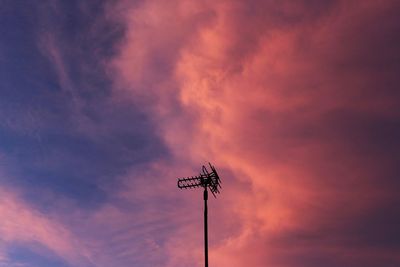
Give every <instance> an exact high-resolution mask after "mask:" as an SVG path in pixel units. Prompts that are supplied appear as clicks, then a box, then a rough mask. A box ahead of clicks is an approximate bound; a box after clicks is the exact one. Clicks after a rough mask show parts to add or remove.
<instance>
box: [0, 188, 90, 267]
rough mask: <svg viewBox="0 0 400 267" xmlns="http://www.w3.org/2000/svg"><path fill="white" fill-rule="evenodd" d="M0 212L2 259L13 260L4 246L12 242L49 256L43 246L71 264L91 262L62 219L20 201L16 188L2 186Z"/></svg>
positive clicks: (10, 244) (3, 260)
mask: <svg viewBox="0 0 400 267" xmlns="http://www.w3.org/2000/svg"><path fill="white" fill-rule="evenodd" d="M0 214H1V217H2V220H1V222H0V235H1V239H0V240H1V242H2V245H1V247H2V251H3V252H2V254H1V255H2V257H1V259H2V263H4V262H6V263H7V262H8V263H10V261H9V259H8V257H7V254H6V253H5V252H4V250H5V248H6V247H9V246H12V245H13V244H22V245H24V246H27V247H30V248H31V249H34V250H37V252H38V253H39V254H42V256H44V257H50V256H51V255H48V254H47V253H48V252H46V250H42V251H41V250H40V249H39V247H40V246H43V247H44V248H46V249H48V251H50V252H52V253H54V254H55V255H57V256H58V257H60V258H61V259H63V260H65V261H66V262H68V263H70V264H79V265H80V266H86V264H88V263H89V262H90V255H89V254H88V252H87V251H86V249H85V248H84V247H83V246H82V244H81V243H80V241H79V240H78V239H77V238H76V237H75V236H74V234H73V233H71V232H70V231H69V230H68V229H67V228H66V227H64V226H63V224H62V223H60V222H58V221H57V220H56V219H55V218H51V216H50V215H44V214H42V213H40V212H38V211H36V210H35V209H33V208H32V207H31V206H29V205H28V204H26V203H24V201H21V200H20V199H19V197H18V195H17V194H16V193H15V192H13V191H11V190H9V189H6V188H4V187H3V188H2V189H1V198H0ZM14 263H15V262H14ZM13 266H14V265H13Z"/></svg>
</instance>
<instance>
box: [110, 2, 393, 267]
mask: <svg viewBox="0 0 400 267" xmlns="http://www.w3.org/2000/svg"><path fill="white" fill-rule="evenodd" d="M398 8H399V6H398V4H397V3H396V2H390V1H389V2H385V3H377V2H374V1H365V2H363V3H359V2H352V1H350V2H348V1H347V2H345V1H328V2H324V3H321V2H318V1H312V2H306V1H304V2H298V3H296V4H293V3H289V2H280V3H277V2H276V1H264V2H262V3H261V2H260V1H250V2H246V3H240V2H237V1H223V2H218V3H216V2H211V1H202V2H197V3H195V4H193V3H190V4H188V3H187V2H186V1H173V2H172V3H169V4H168V5H165V4H163V3H161V2H159V1H145V2H143V3H141V4H140V5H139V6H134V7H132V8H131V9H129V8H126V10H127V11H126V13H125V17H124V18H125V19H126V24H127V35H126V38H125V43H124V44H123V45H122V46H121V53H120V55H119V57H118V58H117V59H116V60H115V62H114V67H116V68H117V69H118V70H119V71H120V72H119V76H117V78H116V79H117V80H118V82H116V86H115V87H116V89H115V94H116V95H117V96H120V97H126V96H131V98H132V101H133V102H134V103H135V104H139V105H141V106H142V108H143V110H145V111H146V112H148V113H150V114H152V117H153V121H155V123H156V124H157V125H158V131H159V133H160V136H161V137H162V138H163V139H164V140H165V142H166V144H167V145H168V146H169V148H170V150H171V152H172V154H173V155H174V157H175V158H174V160H175V161H176V162H188V164H190V165H192V164H194V162H205V161H207V160H210V161H212V162H215V163H216V164H217V166H219V167H220V168H222V169H223V170H224V173H229V174H230V176H229V178H228V179H226V180H227V181H226V183H224V190H226V191H224V192H223V197H222V199H221V200H218V201H216V202H215V203H213V205H215V208H214V209H215V210H217V211H218V212H220V214H219V215H218V214H214V216H215V217H216V218H217V219H216V220H217V221H218V222H219V223H218V224H214V225H213V227H214V230H213V231H215V232H219V233H218V234H217V236H220V237H223V236H224V235H225V237H224V238H221V239H219V240H220V241H214V242H216V243H213V244H212V245H211V250H212V251H214V252H212V253H213V254H212V261H213V262H217V263H218V266H243V265H244V264H249V265H252V266H265V265H266V264H271V265H273V266H320V265H321V264H323V265H325V266H337V265H351V266H368V265H369V266H374V265H375V264H378V262H385V263H387V264H395V263H398V261H399V259H398V258H397V256H396V253H394V252H395V251H396V250H397V249H398V244H397V242H396V241H395V240H396V239H397V237H398V232H397V230H395V227H394V225H395V223H394V222H397V221H398V219H399V218H398V216H397V215H394V214H395V213H396V212H395V205H396V203H398V198H397V197H396V193H395V192H394V190H392V188H393V187H397V186H398V182H396V180H395V179H394V178H393V177H397V176H398V168H397V167H396V165H397V164H396V163H395V160H394V158H396V157H398V152H397V151H398V148H399V145H400V144H399V142H398V141H396V140H395V138H394V137H395V136H397V134H398V131H399V120H398V115H399V110H398V108H397V104H396V103H397V102H398V97H399V96H398V94H397V92H396V90H395V88H396V86H398V84H399V80H398V78H397V76H396V73H397V72H398V69H399V64H398V62H397V61H396V58H397V52H396V47H397V46H398V44H399V41H400V40H399V39H398V38H397V37H395V36H396V35H395V33H396V31H397V30H398V27H399V25H398V23H397V22H396V15H395V13H396V12H397V11H398ZM172 17H173V18H172ZM189 175H190V174H189ZM225 184H226V185H225ZM225 188H226V189H225ZM132 194H133V192H132ZM224 201H225V202H224ZM219 202H224V203H223V204H221V203H219ZM382 209H383V210H386V211H387V213H386V214H387V215H386V216H384V218H383V219H382V220H377V218H378V217H380V215H378V214H379V212H378V211H379V210H382ZM232 220H233V221H237V222H238V223H237V224H236V225H233V228H229V227H228V229H227V227H224V226H225V225H230V221H232ZM371 221H375V222H374V223H370V222H371ZM383 224H387V225H388V228H387V229H388V233H383V232H381V230H380V229H381V226H383ZM211 229H213V228H211ZM190 237H191V236H190ZM176 239H177V237H172V235H171V238H170V239H169V240H170V243H169V244H170V247H172V246H176V243H175V242H176V241H174V240H176ZM180 241H181V242H189V243H190V239H189V238H181V239H180ZM182 246H183V245H182ZM175 248H176V247H175ZM372 250H374V251H376V253H372V254H371V253H369V252H370V251H372ZM185 253H186V250H184V249H182V250H181V249H178V248H177V249H176V250H174V251H171V252H170V259H171V261H173V260H172V259H174V258H179V257H182V255H183V254H185ZM189 255H190V256H188V258H198V257H199V256H200V255H199V254H198V252H194V253H189ZM178 262H179V261H178V260H177V261H176V262H173V264H172V265H174V264H175V266H186V265H188V264H187V263H181V265H179V263H178ZM185 264H186V265H185ZM197 264H200V263H197ZM172 265H171V266H172ZM191 265H196V261H195V260H193V262H192V263H191Z"/></svg>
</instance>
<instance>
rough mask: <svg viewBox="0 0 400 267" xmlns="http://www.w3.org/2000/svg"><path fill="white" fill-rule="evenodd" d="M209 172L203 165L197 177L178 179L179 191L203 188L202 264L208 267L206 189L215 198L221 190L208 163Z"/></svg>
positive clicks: (219, 182) (213, 168)
mask: <svg viewBox="0 0 400 267" xmlns="http://www.w3.org/2000/svg"><path fill="white" fill-rule="evenodd" d="M208 165H209V166H210V169H211V171H210V172H209V171H208V170H207V167H206V166H204V165H203V168H202V169H201V171H202V172H201V173H200V174H199V175H198V176H192V177H187V178H181V179H178V187H179V188H180V189H192V188H196V187H203V188H204V194H203V199H204V264H205V267H208V225H207V200H208V188H209V189H210V191H211V193H212V194H213V196H214V197H215V198H216V197H217V194H219V193H220V192H219V189H221V179H220V178H219V176H218V173H217V170H216V169H215V167H214V166H212V165H211V163H208Z"/></svg>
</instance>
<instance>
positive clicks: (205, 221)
mask: <svg viewBox="0 0 400 267" xmlns="http://www.w3.org/2000/svg"><path fill="white" fill-rule="evenodd" d="M207 199H208V192H207V187H205V188H204V257H205V258H204V260H205V262H204V264H205V267H208V232H207Z"/></svg>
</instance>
